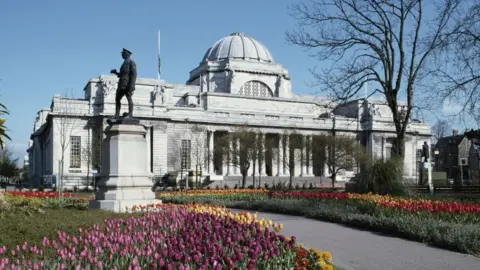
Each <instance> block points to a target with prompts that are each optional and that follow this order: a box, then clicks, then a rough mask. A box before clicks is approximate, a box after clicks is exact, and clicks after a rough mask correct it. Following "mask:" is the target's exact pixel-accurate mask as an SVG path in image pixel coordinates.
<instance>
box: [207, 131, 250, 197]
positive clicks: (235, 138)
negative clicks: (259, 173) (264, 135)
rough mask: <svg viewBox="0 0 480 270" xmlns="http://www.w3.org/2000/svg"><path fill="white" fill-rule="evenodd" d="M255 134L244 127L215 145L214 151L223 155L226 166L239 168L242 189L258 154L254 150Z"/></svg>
mask: <svg viewBox="0 0 480 270" xmlns="http://www.w3.org/2000/svg"><path fill="white" fill-rule="evenodd" d="M256 141H257V134H256V133H255V132H254V131H253V130H251V129H249V128H246V127H240V128H237V129H235V130H234V131H233V132H230V133H229V134H228V135H227V136H224V137H222V138H220V139H219V140H218V142H217V144H216V147H215V148H216V151H218V153H221V154H222V155H223V161H224V162H225V163H226V164H227V166H234V167H237V168H239V170H240V173H241V174H242V188H245V186H246V183H247V175H248V171H249V169H250V167H252V163H253V160H254V156H256V155H257V154H258V152H257V150H256Z"/></svg>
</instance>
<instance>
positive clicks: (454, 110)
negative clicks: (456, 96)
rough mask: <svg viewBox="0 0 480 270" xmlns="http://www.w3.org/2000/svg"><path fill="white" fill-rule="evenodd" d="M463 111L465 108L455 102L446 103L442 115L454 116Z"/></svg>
mask: <svg viewBox="0 0 480 270" xmlns="http://www.w3.org/2000/svg"><path fill="white" fill-rule="evenodd" d="M462 109H463V106H462V105H461V104H459V103H455V102H444V103H443V108H442V113H443V115H445V116H454V115H456V114H458V113H459V112H460V111H461V110H462Z"/></svg>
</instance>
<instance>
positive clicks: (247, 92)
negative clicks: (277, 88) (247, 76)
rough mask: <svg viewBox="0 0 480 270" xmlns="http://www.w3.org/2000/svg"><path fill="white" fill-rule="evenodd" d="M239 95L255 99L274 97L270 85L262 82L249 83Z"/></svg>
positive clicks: (241, 88) (242, 88) (241, 89)
mask: <svg viewBox="0 0 480 270" xmlns="http://www.w3.org/2000/svg"><path fill="white" fill-rule="evenodd" d="M238 94H239V95H244V96H254V97H273V94H272V91H271V90H270V88H269V87H268V85H266V84H264V83H263V82H261V81H248V82H246V83H245V84H244V85H243V86H242V87H240V90H239V91H238Z"/></svg>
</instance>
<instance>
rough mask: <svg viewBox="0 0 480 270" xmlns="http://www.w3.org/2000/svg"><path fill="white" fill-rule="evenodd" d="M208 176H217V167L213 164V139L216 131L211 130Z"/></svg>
mask: <svg viewBox="0 0 480 270" xmlns="http://www.w3.org/2000/svg"><path fill="white" fill-rule="evenodd" d="M208 133H209V137H208V174H210V175H211V176H212V175H215V167H214V164H213V139H214V134H215V131H213V130H211V131H209V132H208Z"/></svg>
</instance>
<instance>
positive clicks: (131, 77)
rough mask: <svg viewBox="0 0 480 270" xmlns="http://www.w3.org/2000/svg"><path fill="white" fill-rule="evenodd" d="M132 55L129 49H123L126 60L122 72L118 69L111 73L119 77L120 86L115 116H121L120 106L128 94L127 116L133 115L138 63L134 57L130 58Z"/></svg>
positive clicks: (116, 97) (116, 99) (121, 68)
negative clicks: (133, 97)
mask: <svg viewBox="0 0 480 270" xmlns="http://www.w3.org/2000/svg"><path fill="white" fill-rule="evenodd" d="M131 55H132V53H131V52H130V51H129V50H127V49H123V51H122V58H123V59H124V60H125V61H123V64H122V66H121V67H120V72H117V70H116V69H112V70H111V71H110V73H112V74H115V75H117V77H118V87H117V93H116V95H115V118H119V117H120V106H121V101H122V98H123V96H126V97H127V100H128V116H127V117H128V118H132V117H133V101H132V96H133V92H134V91H135V82H136V80H137V65H136V64H135V62H134V61H133V60H132V59H130V56H131Z"/></svg>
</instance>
